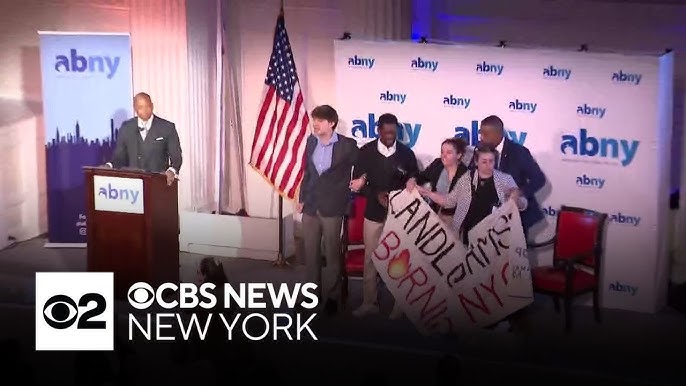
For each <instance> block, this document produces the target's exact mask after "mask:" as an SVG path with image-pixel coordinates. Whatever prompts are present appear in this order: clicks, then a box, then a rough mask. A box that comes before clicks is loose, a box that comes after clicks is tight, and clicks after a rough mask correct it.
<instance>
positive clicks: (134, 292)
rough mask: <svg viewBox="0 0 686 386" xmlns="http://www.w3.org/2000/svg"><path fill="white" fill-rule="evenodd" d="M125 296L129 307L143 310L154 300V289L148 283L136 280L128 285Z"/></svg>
mask: <svg viewBox="0 0 686 386" xmlns="http://www.w3.org/2000/svg"><path fill="white" fill-rule="evenodd" d="M126 297H127V298H128V300H129V304H130V305H131V307H133V308H135V309H138V310H145V309H146V308H148V307H150V306H151V305H152V303H153V302H154V301H155V290H154V289H153V288H152V286H151V285H150V284H148V283H143V282H138V283H135V284H133V285H132V286H131V287H129V292H128V294H126Z"/></svg>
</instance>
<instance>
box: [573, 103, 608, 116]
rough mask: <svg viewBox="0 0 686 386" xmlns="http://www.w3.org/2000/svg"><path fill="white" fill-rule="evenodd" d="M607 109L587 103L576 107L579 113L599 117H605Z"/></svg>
mask: <svg viewBox="0 0 686 386" xmlns="http://www.w3.org/2000/svg"><path fill="white" fill-rule="evenodd" d="M605 111H606V108H605V107H592V106H589V105H588V104H586V103H584V104H583V105H582V106H578V107H577V108H576V113H577V114H579V115H587V116H591V117H598V118H603V117H604V116H605Z"/></svg>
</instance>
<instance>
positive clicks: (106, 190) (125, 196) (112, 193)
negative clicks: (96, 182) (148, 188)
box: [98, 183, 141, 204]
mask: <svg viewBox="0 0 686 386" xmlns="http://www.w3.org/2000/svg"><path fill="white" fill-rule="evenodd" d="M140 193H141V192H140V190H137V189H129V188H115V187H112V184H111V183H110V184H107V187H105V186H103V187H100V189H98V196H99V197H103V198H106V199H108V200H123V201H126V202H129V203H131V204H135V203H137V202H138V196H140Z"/></svg>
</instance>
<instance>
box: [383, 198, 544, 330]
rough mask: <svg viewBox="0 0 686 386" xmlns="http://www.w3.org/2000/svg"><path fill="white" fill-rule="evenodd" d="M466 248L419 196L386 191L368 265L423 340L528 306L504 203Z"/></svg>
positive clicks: (516, 222) (519, 247)
mask: <svg viewBox="0 0 686 386" xmlns="http://www.w3.org/2000/svg"><path fill="white" fill-rule="evenodd" d="M469 240H470V243H469V246H468V247H465V246H464V245H463V244H462V242H460V241H459V240H458V239H457V237H456V235H455V234H453V232H452V230H450V229H449V228H448V227H446V226H445V224H444V223H443V222H442V221H441V220H440V218H439V217H438V215H436V214H435V213H434V212H433V210H432V209H431V207H430V206H429V205H428V204H426V202H424V200H423V199H422V198H421V196H419V194H418V193H417V192H416V191H414V192H408V191H406V190H400V191H395V192H392V193H391V195H390V200H389V214H388V218H387V219H386V223H385V225H384V229H383V232H382V234H381V238H380V242H379V246H378V247H377V248H376V249H375V250H374V253H373V254H372V261H373V263H374V265H375V266H376V269H377V271H378V272H379V275H380V276H381V279H382V280H383V281H384V283H385V284H386V286H387V287H388V289H389V291H390V292H391V294H392V295H393V296H394V298H395V300H396V302H398V305H399V306H400V307H401V309H402V310H403V311H404V312H405V314H406V315H407V317H408V318H409V319H410V320H411V321H412V322H413V323H414V325H415V326H416V327H417V329H418V330H419V331H420V332H421V333H423V334H448V333H454V332H456V331H457V329H462V328H474V327H484V326H488V325H490V324H493V323H495V322H497V321H499V320H501V319H502V318H503V317H505V316H507V315H509V314H511V313H513V312H514V311H516V310H518V309H520V308H523V307H525V306H526V305H528V304H530V303H531V302H532V301H533V295H532V290H531V277H530V272H529V263H528V260H526V244H525V241H524V232H523V231H522V227H521V222H520V219H519V212H518V210H517V208H516V207H515V205H514V204H513V203H506V204H505V205H503V206H502V207H500V208H499V209H498V210H496V211H494V213H493V214H491V215H490V216H488V217H487V218H485V219H484V220H483V221H482V222H480V223H479V224H478V225H477V226H476V227H475V228H474V229H473V230H472V232H470V234H469Z"/></svg>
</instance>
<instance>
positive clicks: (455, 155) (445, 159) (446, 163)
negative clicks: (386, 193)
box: [408, 138, 468, 225]
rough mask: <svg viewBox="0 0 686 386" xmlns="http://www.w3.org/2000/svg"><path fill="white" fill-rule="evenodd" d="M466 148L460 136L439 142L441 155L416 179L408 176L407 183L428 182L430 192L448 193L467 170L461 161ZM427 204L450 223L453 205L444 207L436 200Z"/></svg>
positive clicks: (414, 184)
mask: <svg viewBox="0 0 686 386" xmlns="http://www.w3.org/2000/svg"><path fill="white" fill-rule="evenodd" d="M466 149H467V142H465V141H464V140H463V139H462V138H448V139H446V140H445V141H443V143H442V144H441V156H440V157H439V158H436V159H435V160H434V161H433V162H432V163H431V164H430V165H429V166H428V167H427V168H426V169H424V170H423V171H422V172H420V173H419V174H418V175H417V178H416V179H414V178H410V180H409V181H408V184H410V185H412V186H413V187H414V186H416V185H424V184H426V183H427V182H428V183H429V184H430V185H431V191H432V192H436V193H438V194H442V195H447V194H449V193H450V192H452V191H453V190H454V188H455V184H456V183H457V181H458V180H459V179H460V178H461V177H462V176H463V175H464V174H465V173H466V172H467V171H468V169H467V165H465V164H464V163H463V162H462V156H463V155H464V153H465V151H466ZM429 205H431V208H432V209H433V210H434V211H435V212H436V213H437V214H438V217H440V218H441V220H443V221H444V222H445V224H447V225H450V224H451V223H452V222H453V215H454V214H455V207H454V206H453V207H451V208H445V207H443V206H441V205H439V204H437V203H436V202H431V203H429Z"/></svg>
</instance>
